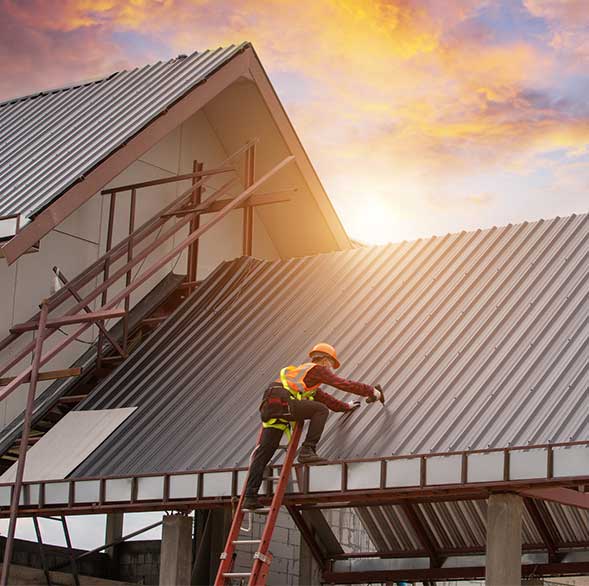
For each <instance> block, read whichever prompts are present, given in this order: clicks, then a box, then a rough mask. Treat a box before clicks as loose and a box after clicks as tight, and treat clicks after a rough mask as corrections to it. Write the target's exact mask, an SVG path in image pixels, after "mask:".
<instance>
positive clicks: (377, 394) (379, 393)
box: [366, 385, 384, 405]
mask: <svg viewBox="0 0 589 586" xmlns="http://www.w3.org/2000/svg"><path fill="white" fill-rule="evenodd" d="M375 401H380V402H381V403H382V404H383V405H384V391H383V390H382V387H381V386H380V385H374V394H373V395H372V397H368V398H367V399H366V402H367V403H374V402H375Z"/></svg>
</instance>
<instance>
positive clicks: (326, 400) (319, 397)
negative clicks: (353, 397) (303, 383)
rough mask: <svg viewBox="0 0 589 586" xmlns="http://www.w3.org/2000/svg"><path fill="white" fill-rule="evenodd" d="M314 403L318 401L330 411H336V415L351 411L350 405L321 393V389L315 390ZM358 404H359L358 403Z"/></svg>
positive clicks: (323, 392)
mask: <svg viewBox="0 0 589 586" xmlns="http://www.w3.org/2000/svg"><path fill="white" fill-rule="evenodd" d="M314 399H315V401H319V402H320V403H323V404H324V405H325V406H326V407H327V408H328V409H329V410H330V411H336V412H338V413H344V412H345V411H351V410H352V405H351V403H346V402H345V401H340V400H339V399H336V398H335V397H334V396H333V395H330V394H329V393H326V392H325V391H322V390H321V389H317V391H316V392H315V397H314ZM358 403H359V402H358Z"/></svg>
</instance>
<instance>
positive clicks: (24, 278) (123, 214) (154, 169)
mask: <svg viewBox="0 0 589 586" xmlns="http://www.w3.org/2000/svg"><path fill="white" fill-rule="evenodd" d="M228 154H230V153H226V152H225V151H224V149H223V147H222V145H221V143H220V142H219V140H218V138H217V137H216V135H215V133H214V130H213V129H212V127H211V125H210V124H209V121H208V120H207V118H206V116H205V114H204V113H203V112H198V113H196V114H195V115H194V116H192V117H191V118H190V119H189V120H187V121H186V122H185V123H184V124H183V125H181V126H180V127H178V128H177V129H176V130H174V131H173V132H172V133H170V134H169V135H168V136H167V137H165V138H164V139H163V140H162V141H161V142H160V143H158V144H157V145H156V146H154V147H153V148H152V149H151V150H149V151H148V152H147V153H145V154H144V155H143V156H141V157H140V158H139V159H138V160H137V161H135V162H134V163H133V164H132V165H131V166H130V167H128V168H127V169H126V170H125V171H124V172H123V173H121V174H120V175H119V176H118V177H117V178H115V179H114V180H113V181H111V183H110V184H109V185H108V187H114V186H118V185H124V184H129V183H135V182H140V181H149V180H151V179H159V178H162V177H166V176H174V175H177V174H180V173H188V172H191V171H192V161H193V160H194V159H197V160H199V161H201V162H203V163H204V165H205V168H211V167H216V166H218V165H219V163H221V162H222V161H223V160H224V159H225V158H226V157H227V156H228ZM239 170H240V171H241V169H239ZM229 177H230V175H229V174H227V175H222V176H218V177H214V178H213V179H212V180H211V181H210V185H211V186H220V185H221V184H222V183H223V182H225V181H226V180H227V179H228V178H229ZM189 185H190V182H182V183H170V184H167V185H162V186H157V187H152V188H149V189H143V190H140V191H139V192H138V194H137V209H136V220H135V226H136V227H138V226H140V225H141V224H142V223H144V222H145V221H146V220H147V219H149V218H150V217H152V216H153V215H154V214H155V213H156V212H157V211H158V210H159V209H161V208H162V207H164V206H165V205H166V204H168V203H170V202H171V201H173V199H175V198H176V197H177V195H178V194H180V193H181V192H182V191H184V190H185V189H186V188H187V187H188V186H189ZM238 192H239V187H237V188H236V189H234V190H233V191H232V195H235V194H237V193H238ZM211 193H212V191H211V190H207V191H206V192H205V193H204V195H203V197H204V198H206V197H208V196H209V195H210V194H211ZM109 197H110V196H102V195H100V193H98V194H96V195H95V196H94V197H93V198H92V199H90V200H89V201H88V202H86V203H85V204H84V205H83V206H81V207H80V208H79V209H78V210H76V211H75V212H74V213H73V214H72V215H71V216H69V217H68V218H67V219H66V220H65V221H64V222H62V223H61V224H60V225H59V226H58V227H57V228H56V229H54V230H53V231H52V232H50V233H49V234H48V235H47V236H46V237H45V238H43V240H42V241H41V246H40V251H39V252H37V253H32V254H27V255H24V256H22V257H21V258H20V259H19V260H18V261H17V262H16V263H14V265H12V266H10V267H9V266H7V264H6V262H5V261H3V260H2V261H1V262H0V307H2V311H1V312H0V337H1V338H3V337H4V336H6V335H7V334H8V331H9V328H10V327H12V325H14V324H15V323H20V322H23V321H26V320H27V319H28V318H30V317H31V316H32V315H33V314H34V313H35V311H37V310H38V304H39V302H40V301H41V299H42V298H43V297H47V296H49V295H50V284H51V280H52V275H53V272H52V267H53V266H54V265H57V266H59V267H60V269H61V270H62V271H63V272H64V274H65V275H66V276H67V277H68V278H69V279H72V278H74V277H75V276H76V275H77V274H78V273H80V272H81V271H82V270H83V269H84V268H86V267H87V266H88V265H89V264H91V263H92V262H93V261H95V260H96V259H97V258H99V256H101V255H102V254H104V251H105V249H106V235H107V225H108V213H109ZM224 197H229V196H224ZM129 203H130V193H122V194H120V195H118V196H117V207H116V222H115V230H114V239H113V242H114V243H115V244H116V243H117V242H118V241H120V240H121V239H122V238H124V237H125V236H126V235H127V234H128V222H129ZM211 217H212V216H210V215H206V216H202V218H201V222H203V223H205V222H206V221H207V220H208V219H210V218H211ZM186 234H187V231H186V230H184V231H181V232H180V233H178V234H177V235H176V236H175V237H174V238H172V239H170V240H169V241H168V242H167V243H166V244H165V245H164V246H162V247H160V249H158V250H157V251H156V252H155V253H154V254H152V255H151V256H150V257H149V258H148V260H147V263H146V264H145V268H147V266H148V263H149V264H151V263H153V261H154V259H155V258H157V257H158V256H161V255H163V254H165V253H166V252H168V251H169V250H170V249H171V248H172V246H174V245H175V244H178V243H179V242H180V240H181V238H182V237H185V236H186ZM152 241H153V237H151V238H150V239H149V242H152ZM241 254H242V210H234V211H232V212H231V213H230V214H228V216H227V217H226V218H224V219H223V220H222V221H221V222H219V224H217V225H216V226H215V227H213V228H212V229H211V231H210V232H208V233H206V234H205V235H204V236H203V238H202V239H201V241H200V250H199V268H198V278H199V279H202V278H204V277H206V275H207V274H209V273H210V272H211V271H212V270H213V269H214V268H215V267H216V266H217V265H218V264H219V263H220V262H222V261H223V260H227V259H232V258H235V257H237V256H240V255H241ZM253 254H254V256H257V257H260V258H267V259H273V258H278V252H277V250H276V247H275V246H274V243H273V242H272V240H271V239H270V237H269V236H268V233H267V231H266V229H265V227H264V225H263V224H262V223H261V221H260V220H259V217H258V215H257V213H255V214H254V243H253ZM121 265H122V263H118V264H117V265H115V266H114V267H113V269H112V270H111V274H112V272H113V270H116V268H117V267H120V266H121ZM174 265H175V266H174ZM172 268H174V272H176V273H181V274H184V273H185V272H186V254H183V255H182V257H181V258H180V260H179V261H178V262H177V264H175V261H174V262H171V263H168V264H167V265H166V266H165V267H164V268H162V269H161V270H160V271H159V272H158V273H156V275H154V276H153V277H152V278H151V279H149V280H148V281H147V282H146V283H145V284H144V285H143V286H141V287H139V288H138V289H137V291H136V292H135V293H134V294H133V295H132V305H133V304H134V303H135V302H136V301H137V300H138V299H140V298H141V297H143V296H144V295H145V294H146V293H147V292H149V291H150V290H151V289H152V288H153V287H154V286H155V285H156V284H157V283H158V282H159V281H160V280H161V279H162V278H163V277H164V276H165V275H166V274H168V272H169V271H170V270H172ZM123 286H124V281H123V280H121V282H120V285H119V286H118V288H117V289H115V288H114V287H113V288H111V290H110V291H109V297H112V295H114V292H115V291H116V290H120V289H121V288H122V287H123ZM89 290H90V287H86V288H85V289H84V290H83V291H82V293H84V292H88V291H89ZM62 308H63V310H65V309H66V308H67V305H63V306H62ZM60 311H61V310H60ZM71 329H72V328H69V329H68V331H71ZM96 335H97V328H96V327H92V328H89V329H88V330H87V331H86V333H85V334H84V335H83V336H82V338H81V339H83V340H85V341H86V342H88V341H91V340H93V339H94V338H95V337H96ZM61 337H62V334H61V333H56V334H54V336H52V338H50V340H48V342H47V348H51V347H53V345H54V344H55V343H56V341H57V340H59V339H60V338H61ZM31 339H32V336H31V335H30V334H25V335H23V336H22V337H21V339H20V340H19V341H18V343H17V344H15V345H14V348H15V349H16V348H22V346H23V345H25V344H26V343H28V342H30V340H31ZM87 347H88V346H87V345H86V344H83V343H73V344H71V345H70V346H69V347H68V348H66V349H65V350H64V351H63V352H62V353H61V354H59V355H58V356H57V357H56V358H55V359H53V360H52V361H50V362H49V363H47V364H46V365H45V366H44V367H43V369H42V370H49V369H58V368H67V367H68V366H70V365H71V364H72V363H73V362H74V361H75V359H76V358H77V357H78V356H80V354H82V353H83V352H84V351H85V350H86V349H87ZM14 354H15V350H14V349H7V350H4V351H3V352H0V365H3V364H5V363H6V362H8V360H9V357H10V356H11V355H12V356H14ZM29 363H30V359H29V358H27V360H23V361H22V362H21V363H20V364H19V365H18V366H17V367H15V368H13V369H12V371H11V372H10V373H9V374H18V373H20V372H21V371H22V370H23V369H24V368H26V366H27V365H28V364H29ZM49 384H50V382H43V383H40V384H39V386H38V392H41V391H42V390H43V389H45V388H47V386H48V385H49ZM0 389H1V387H0ZM27 390H28V387H27V385H23V386H21V387H20V389H19V390H18V391H16V392H15V393H13V394H12V395H11V396H10V397H9V398H7V399H6V400H4V401H1V402H0V428H2V427H4V426H5V425H7V424H8V423H10V421H12V420H13V419H14V417H16V416H17V415H18V414H19V413H21V412H22V411H23V409H24V407H25V402H26V393H27Z"/></svg>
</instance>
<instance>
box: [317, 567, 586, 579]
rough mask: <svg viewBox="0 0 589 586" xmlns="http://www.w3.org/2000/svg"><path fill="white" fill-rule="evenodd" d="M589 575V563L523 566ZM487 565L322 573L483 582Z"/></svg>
mask: <svg viewBox="0 0 589 586" xmlns="http://www.w3.org/2000/svg"><path fill="white" fill-rule="evenodd" d="M587 573H589V562H568V563H556V564H525V565H522V576H524V577H532V576H566V575H575V574H577V575H579V574H587ZM484 577H485V568H484V566H465V567H455V568H428V569H406V570H365V571H361V572H329V571H328V572H323V579H324V580H325V582H327V583H328V584H364V583H378V584H381V583H386V582H404V581H407V582H423V581H427V580H440V581H446V580H448V581H450V580H480V579H483V578H484Z"/></svg>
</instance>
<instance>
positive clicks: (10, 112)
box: [0, 43, 247, 218]
mask: <svg viewBox="0 0 589 586" xmlns="http://www.w3.org/2000/svg"><path fill="white" fill-rule="evenodd" d="M246 46H247V44H246V43H243V44H241V45H239V46H235V45H231V46H230V47H226V48H220V49H216V50H214V51H204V52H202V53H193V54H192V55H190V56H189V57H187V56H179V57H177V58H175V59H171V60H170V61H165V62H161V61H160V62H158V63H155V64H153V65H146V66H144V67H137V68H135V69H131V70H129V71H119V72H116V73H113V74H112V75H109V76H107V77H105V78H103V79H99V80H97V81H92V82H89V83H83V84H80V85H73V86H71V87H65V88H61V89H57V90H50V91H46V92H39V93H36V94H33V95H30V96H25V97H23V98H17V99H13V100H8V101H6V102H2V103H0V128H2V136H3V141H2V145H0V216H8V215H12V214H21V215H23V216H25V217H26V218H32V217H34V216H35V214H37V213H38V212H39V211H41V210H42V209H44V208H45V207H46V206H47V205H48V204H50V203H51V202H52V201H53V200H55V199H56V198H57V197H59V196H60V195H61V194H63V193H64V191H66V190H67V189H68V188H69V187H71V186H72V185H73V184H74V183H76V182H78V181H80V180H82V179H83V177H84V176H85V175H86V174H87V173H88V171H89V170H90V169H92V168H94V167H95V166H96V165H98V164H99V163H100V162H101V161H103V160H104V159H105V158H106V157H107V156H108V155H109V154H110V153H112V152H113V150H115V149H117V148H118V147H119V146H120V145H121V144H122V143H124V142H125V141H127V140H129V138H131V137H132V136H134V135H135V134H137V133H138V132H139V131H141V130H142V129H143V128H145V127H146V126H147V125H148V124H149V123H150V122H152V121H153V120H154V119H155V118H156V117H158V116H160V115H161V114H163V113H164V112H165V111H166V110H167V109H168V108H169V107H170V106H171V105H172V104H174V103H175V102H176V101H177V100H178V99H180V98H181V97H182V96H184V95H185V94H186V93H187V92H189V91H191V90H192V89H193V88H194V87H195V86H196V85H198V84H199V83H200V82H202V81H203V80H205V79H206V78H207V77H208V76H209V75H211V74H212V73H213V72H215V71H216V70H217V69H219V68H220V67H222V66H223V65H224V64H225V63H227V62H228V61H229V60H230V59H232V58H233V57H234V56H235V55H236V54H238V53H239V52H241V51H242V50H243V49H244V48H245V47H246Z"/></svg>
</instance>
